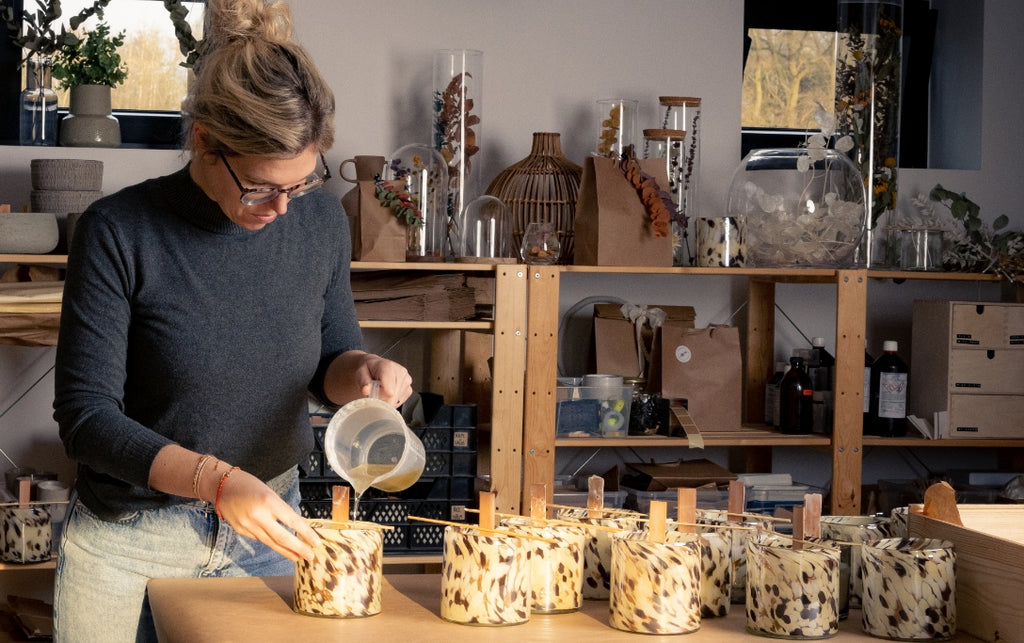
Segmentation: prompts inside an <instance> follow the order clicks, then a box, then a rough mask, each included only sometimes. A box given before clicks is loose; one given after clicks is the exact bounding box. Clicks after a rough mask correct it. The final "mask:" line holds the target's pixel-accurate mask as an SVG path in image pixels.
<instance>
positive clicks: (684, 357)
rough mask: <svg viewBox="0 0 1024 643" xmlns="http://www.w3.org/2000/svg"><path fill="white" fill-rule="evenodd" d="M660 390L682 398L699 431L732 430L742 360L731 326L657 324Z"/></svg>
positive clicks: (736, 424) (738, 411) (738, 415)
mask: <svg viewBox="0 0 1024 643" xmlns="http://www.w3.org/2000/svg"><path fill="white" fill-rule="evenodd" d="M661 338H662V341H661V351H660V357H661V364H660V374H661V395H662V397H666V398H670V399H671V398H685V399H686V400H687V408H688V409H689V411H690V415H691V416H692V417H693V421H694V423H695V424H696V425H697V428H698V429H700V430H701V431H715V430H735V429H738V428H740V425H741V424H742V421H743V419H742V418H743V407H742V405H743V362H742V357H741V355H740V331H739V329H738V328H736V327H735V326H708V327H707V328H699V329H695V328H687V327H686V326H684V325H682V324H679V323H676V322H666V323H665V324H663V325H662V327H661Z"/></svg>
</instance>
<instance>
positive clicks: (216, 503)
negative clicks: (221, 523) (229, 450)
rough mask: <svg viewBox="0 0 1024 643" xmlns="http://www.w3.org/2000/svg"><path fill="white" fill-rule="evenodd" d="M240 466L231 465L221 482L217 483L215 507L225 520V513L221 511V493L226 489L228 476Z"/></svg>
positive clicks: (219, 516) (218, 515) (218, 514)
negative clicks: (225, 484)
mask: <svg viewBox="0 0 1024 643" xmlns="http://www.w3.org/2000/svg"><path fill="white" fill-rule="evenodd" d="M239 468H240V467H231V468H230V469H228V470H227V473H225V474H224V475H222V476H221V477H220V484H218V485H217V498H216V500H214V502H213V508H214V509H216V510H217V517H218V518H220V519H221V520H224V515H223V514H221V512H220V494H221V492H222V491H224V483H225V482H227V481H228V476H230V475H231V474H232V473H234V472H235V470H236V469H239Z"/></svg>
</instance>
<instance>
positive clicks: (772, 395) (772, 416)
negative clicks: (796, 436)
mask: <svg viewBox="0 0 1024 643" xmlns="http://www.w3.org/2000/svg"><path fill="white" fill-rule="evenodd" d="M787 366H788V364H786V362H775V372H774V373H772V376H771V377H770V378H769V379H768V382H767V384H765V388H764V423H765V424H767V425H768V426H770V427H772V428H775V429H777V428H779V387H780V386H781V384H782V378H783V377H785V375H786V368H787Z"/></svg>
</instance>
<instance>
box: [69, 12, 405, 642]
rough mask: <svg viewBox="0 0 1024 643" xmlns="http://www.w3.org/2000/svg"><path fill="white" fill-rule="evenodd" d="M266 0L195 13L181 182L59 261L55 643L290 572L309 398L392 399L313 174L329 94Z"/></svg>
mask: <svg viewBox="0 0 1024 643" xmlns="http://www.w3.org/2000/svg"><path fill="white" fill-rule="evenodd" d="M290 25H291V23H290V14H289V10H288V7H287V5H285V4H284V3H283V2H280V0H270V1H269V2H266V3H265V2H264V0H210V1H209V3H208V4H207V7H206V29H205V34H206V42H207V43H208V47H209V48H208V49H206V51H205V52H204V55H203V57H202V58H201V60H200V62H199V63H198V64H197V65H196V80H195V83H194V85H193V87H192V89H191V90H190V95H189V98H188V103H187V107H186V110H185V112H186V118H185V125H186V128H185V132H186V137H187V143H186V145H187V146H188V148H189V149H190V151H191V160H190V162H189V163H188V165H187V166H186V167H185V168H183V169H182V170H180V171H178V172H176V173H174V174H171V175H169V176H165V177H161V178H157V179H151V180H149V181H145V182H143V183H141V184H138V185H135V186H132V187H129V188H126V189H124V190H122V191H121V192H119V193H117V194H114V195H112V196H109V197H106V198H104V199H101V200H99V201H97V202H96V203H95V204H94V205H93V206H92V207H91V208H90V209H89V211H88V212H87V213H86V214H85V215H84V216H83V217H82V218H81V220H80V221H79V223H78V225H77V227H76V231H75V236H74V242H73V247H72V250H71V253H70V257H69V261H68V271H67V280H66V286H65V295H64V305H63V311H62V316H61V327H60V338H59V344H58V348H57V368H56V380H55V381H56V397H55V401H54V409H55V412H54V417H55V418H56V420H57V422H58V424H59V426H60V434H61V439H62V440H63V442H64V445H65V449H66V451H67V453H68V455H69V457H71V458H72V459H74V460H76V461H77V462H78V463H79V473H78V480H77V483H76V490H75V491H76V502H75V503H74V505H73V508H72V510H71V511H70V512H69V516H68V519H67V523H66V525H65V529H64V534H63V537H62V542H61V547H60V557H59V561H58V564H57V581H56V590H55V629H56V638H57V640H58V641H62V640H74V641H94V640H102V641H134V640H151V639H155V633H154V628H153V622H152V616H151V614H150V613H149V610H148V606H147V604H146V601H145V589H146V582H147V581H148V579H149V578H153V577H168V576H186V577H188V576H235V575H288V574H291V573H292V569H293V568H292V565H293V561H295V560H298V559H299V558H306V559H309V558H311V557H312V550H311V546H312V545H313V544H314V543H315V542H316V540H317V536H316V534H315V533H314V532H313V531H312V530H311V529H310V528H309V526H308V525H307V524H306V523H305V521H303V520H302V518H301V517H300V516H299V515H298V514H297V513H296V511H295V510H296V508H297V506H298V501H299V493H298V478H297V476H298V474H297V468H296V464H297V463H298V462H299V461H301V460H303V459H304V458H305V456H306V455H308V453H309V452H310V451H311V450H312V449H313V439H312V431H311V429H310V426H309V415H308V393H312V394H313V395H315V396H316V397H318V398H319V399H320V400H321V401H322V402H324V403H326V404H330V405H340V404H344V403H345V402H348V401H350V400H352V399H355V398H357V397H360V396H364V395H367V394H368V393H369V391H370V387H371V383H372V382H373V381H374V380H377V381H379V382H380V383H381V389H380V396H381V397H382V398H383V399H386V400H389V401H391V402H393V403H394V404H395V405H396V406H397V405H399V404H401V403H402V402H403V401H404V400H405V399H406V398H407V397H408V396H409V395H410V394H411V392H412V391H411V378H410V377H409V374H408V373H407V371H406V370H405V369H404V368H403V367H401V366H399V365H398V364H396V363H394V362H391V361H389V360H386V359H383V358H381V357H378V356H375V355H371V354H367V353H365V352H363V351H361V350H360V349H359V347H360V344H361V336H360V331H359V326H358V323H357V320H356V316H355V310H354V305H353V302H352V292H351V287H350V284H349V257H350V241H349V237H348V228H347V221H346V218H345V216H344V213H343V211H342V209H341V205H340V203H339V202H338V199H337V198H335V197H334V196H333V195H331V194H329V193H328V192H327V191H324V190H317V188H319V187H320V186H321V185H322V184H323V183H324V182H325V181H326V180H327V179H329V178H330V172H329V170H328V169H327V167H326V165H325V162H324V157H323V151H324V150H327V149H329V148H330V147H331V145H332V144H333V138H334V132H333V119H334V97H333V94H332V93H331V90H330V89H329V88H328V86H327V85H326V83H325V82H324V80H323V79H322V78H321V77H320V75H319V73H318V71H317V70H316V67H315V66H314V64H313V62H312V61H311V60H310V58H309V56H308V54H307V53H306V51H305V50H304V49H303V48H302V47H300V46H298V45H297V44H294V43H292V42H291V33H290V32H291V29H290Z"/></svg>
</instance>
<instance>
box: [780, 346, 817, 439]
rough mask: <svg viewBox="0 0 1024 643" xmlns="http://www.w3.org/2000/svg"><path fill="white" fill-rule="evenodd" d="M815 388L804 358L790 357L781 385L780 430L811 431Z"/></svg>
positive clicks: (785, 431) (787, 431) (790, 431)
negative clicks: (806, 370)
mask: <svg viewBox="0 0 1024 643" xmlns="http://www.w3.org/2000/svg"><path fill="white" fill-rule="evenodd" d="M813 396H814V388H813V387H812V385H811V378H810V376H808V375H807V373H806V372H805V371H804V358H802V357H790V358H789V370H788V371H787V372H786V375H785V377H783V378H782V383H781V384H780V386H779V430H780V431H782V432H783V433H810V432H811V429H812V427H813V423H814V410H813V408H812V406H813Z"/></svg>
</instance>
